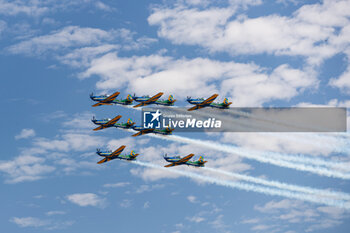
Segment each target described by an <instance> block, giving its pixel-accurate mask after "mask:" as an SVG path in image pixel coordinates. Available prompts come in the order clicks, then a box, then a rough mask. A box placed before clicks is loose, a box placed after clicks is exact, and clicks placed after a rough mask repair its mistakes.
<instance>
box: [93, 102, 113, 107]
mask: <svg viewBox="0 0 350 233" xmlns="http://www.w3.org/2000/svg"><path fill="white" fill-rule="evenodd" d="M101 105H112V104H109V103H97V104H94V105H92V107H97V106H101Z"/></svg>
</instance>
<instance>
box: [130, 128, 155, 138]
mask: <svg viewBox="0 0 350 233" xmlns="http://www.w3.org/2000/svg"><path fill="white" fill-rule="evenodd" d="M153 131H154V129H143V130H141V131H140V132H138V133H135V134H133V135H131V136H133V137H137V136H140V135H144V134H147V133H151V132H153Z"/></svg>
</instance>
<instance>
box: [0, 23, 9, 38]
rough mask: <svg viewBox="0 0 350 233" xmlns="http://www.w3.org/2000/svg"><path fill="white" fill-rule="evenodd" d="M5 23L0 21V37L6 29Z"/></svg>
mask: <svg viewBox="0 0 350 233" xmlns="http://www.w3.org/2000/svg"><path fill="white" fill-rule="evenodd" d="M6 27H7V23H6V22H5V21H3V20H0V35H1V33H2V32H3V31H4V30H5V29H6Z"/></svg>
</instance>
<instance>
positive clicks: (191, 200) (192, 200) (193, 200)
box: [187, 195, 197, 203]
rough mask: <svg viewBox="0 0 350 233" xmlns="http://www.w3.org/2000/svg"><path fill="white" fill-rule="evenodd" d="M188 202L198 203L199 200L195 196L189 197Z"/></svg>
mask: <svg viewBox="0 0 350 233" xmlns="http://www.w3.org/2000/svg"><path fill="white" fill-rule="evenodd" d="M187 200H188V201H189V202H191V203H197V198H196V197H195V196H192V195H191V196H187Z"/></svg>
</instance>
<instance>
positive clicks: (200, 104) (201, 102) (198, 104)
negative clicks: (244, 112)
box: [187, 94, 232, 111]
mask: <svg viewBox="0 0 350 233" xmlns="http://www.w3.org/2000/svg"><path fill="white" fill-rule="evenodd" d="M216 97H218V94H214V95H212V96H210V97H209V98H208V99H204V98H197V99H192V98H191V97H187V102H189V103H190V104H194V105H195V106H193V107H192V108H189V109H187V111H193V110H197V109H200V108H204V107H212V108H221V109H227V108H229V106H230V105H231V104H232V102H228V99H227V98H225V99H224V101H223V102H222V103H213V101H214V100H215V99H216Z"/></svg>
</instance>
